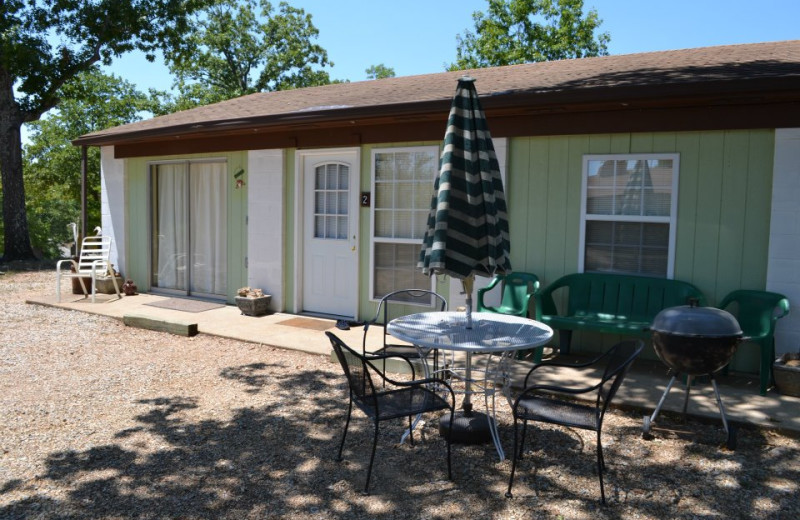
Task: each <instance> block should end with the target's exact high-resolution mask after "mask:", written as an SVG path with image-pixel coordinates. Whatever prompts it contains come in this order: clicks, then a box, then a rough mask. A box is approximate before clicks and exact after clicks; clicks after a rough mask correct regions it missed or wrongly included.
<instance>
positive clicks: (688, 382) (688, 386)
mask: <svg viewBox="0 0 800 520" xmlns="http://www.w3.org/2000/svg"><path fill="white" fill-rule="evenodd" d="M693 380H694V376H686V395H685V396H684V398H683V418H684V420H686V409H687V408H688V407H689V392H690V391H691V390H692V381H693Z"/></svg>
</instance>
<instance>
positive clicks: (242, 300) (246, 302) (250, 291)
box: [235, 287, 272, 316]
mask: <svg viewBox="0 0 800 520" xmlns="http://www.w3.org/2000/svg"><path fill="white" fill-rule="evenodd" d="M235 300H236V306H237V307H239V310H240V311H242V314H244V315H245V316H263V315H264V314H266V313H267V312H268V311H269V303H270V301H272V295H271V294H264V291H262V290H261V289H255V288H251V287H242V288H241V289H239V290H238V291H237V296H236V298H235Z"/></svg>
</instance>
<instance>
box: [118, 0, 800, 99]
mask: <svg viewBox="0 0 800 520" xmlns="http://www.w3.org/2000/svg"><path fill="white" fill-rule="evenodd" d="M289 3H290V4H292V5H294V6H295V7H300V8H303V9H305V11H306V12H307V13H310V14H311V15H312V17H313V18H312V20H313V23H314V25H315V26H316V27H317V29H319V32H320V35H319V38H318V40H317V43H319V44H320V45H321V46H322V47H323V48H325V49H326V50H327V51H328V57H329V58H330V59H331V60H332V61H333V62H334V64H335V66H334V67H333V68H332V69H331V70H330V74H331V77H332V78H335V79H349V80H350V81H360V80H364V79H366V73H365V70H366V68H367V67H369V66H370V65H376V64H379V63H383V64H384V65H386V66H388V67H392V68H393V69H394V70H395V72H396V74H397V75H398V76H408V75H415V74H427V73H432V72H441V71H443V70H444V68H445V65H446V64H449V63H450V62H452V61H453V60H454V59H455V55H456V52H455V50H456V35H457V34H460V33H463V32H464V31H465V30H466V29H472V28H473V27H474V25H473V22H472V13H473V12H474V11H485V10H486V6H487V5H488V3H487V1H486V0H401V1H399V2H395V1H392V2H388V1H385V0H289ZM277 4H278V0H274V1H273V5H277ZM584 7H585V9H586V10H588V9H589V8H595V9H596V10H597V11H598V13H599V15H600V18H601V19H602V20H603V24H602V26H601V30H602V31H608V32H609V33H610V34H611V43H610V45H609V52H610V53H611V54H629V53H634V52H647V51H657V50H668V49H683V48H690V47H705V46H710V45H723V44H735V43H754V42H765V41H777V40H791V39H799V38H800V23H798V20H800V0H760V1H754V0H746V1H745V0H656V1H652V0H585V1H584ZM110 70H111V71H112V72H113V73H115V74H117V75H119V76H122V77H123V78H125V79H127V80H128V81H131V82H133V83H134V84H135V85H136V86H137V87H138V88H139V89H141V90H146V89H147V88H150V87H153V88H159V89H169V88H170V86H171V83H172V80H171V78H170V77H169V73H168V71H167V69H166V67H164V66H163V64H160V63H155V64H151V63H148V62H147V61H146V60H144V58H143V57H142V56H140V55H128V56H125V57H123V58H121V59H119V60H118V61H117V62H116V63H115V64H114V65H112V67H111V68H110Z"/></svg>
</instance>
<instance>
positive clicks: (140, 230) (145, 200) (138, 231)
mask: <svg viewBox="0 0 800 520" xmlns="http://www.w3.org/2000/svg"><path fill="white" fill-rule="evenodd" d="M207 158H214V159H225V160H226V161H227V166H228V178H229V189H228V201H227V202H228V213H227V217H228V223H227V230H226V236H227V240H228V246H227V247H228V272H227V286H228V294H227V299H228V302H230V303H233V301H234V296H236V290H237V289H238V288H239V287H242V286H244V285H247V269H246V268H245V266H244V262H245V257H246V256H247V226H246V224H245V218H246V216H247V152H232V153H215V154H213V155H181V156H164V157H140V158H134V159H128V160H127V161H126V165H125V179H126V184H125V192H126V202H127V206H128V215H127V229H128V236H127V244H126V249H125V250H126V252H127V253H126V254H127V258H126V262H127V265H128V273H126V277H128V278H133V280H134V281H136V284H137V286H138V287H139V288H140V289H141V290H143V291H147V290H150V278H149V265H150V264H149V258H148V255H149V250H150V246H149V237H150V232H149V222H150V218H149V215H148V207H149V203H150V202H149V194H148V191H147V186H148V178H147V177H148V165H149V164H150V163H153V162H158V161H167V160H176V159H180V160H184V159H185V160H190V159H207ZM240 168H243V169H244V170H245V175H244V177H243V179H244V181H245V185H244V186H243V187H242V188H240V189H238V190H237V189H234V180H233V174H234V173H235V172H236V171H238V170H239V169H240Z"/></svg>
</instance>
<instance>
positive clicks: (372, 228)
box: [369, 145, 441, 305]
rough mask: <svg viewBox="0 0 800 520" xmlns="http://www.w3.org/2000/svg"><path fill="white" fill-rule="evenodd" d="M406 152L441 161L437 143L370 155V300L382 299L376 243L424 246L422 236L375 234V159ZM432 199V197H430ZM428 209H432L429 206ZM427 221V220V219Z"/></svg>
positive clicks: (431, 188)
mask: <svg viewBox="0 0 800 520" xmlns="http://www.w3.org/2000/svg"><path fill="white" fill-rule="evenodd" d="M404 152H430V153H432V154H433V156H434V158H435V160H436V161H437V164H438V161H439V156H440V152H441V150H440V148H439V146H437V145H427V146H424V145H423V146H404V147H386V148H374V149H373V150H372V154H371V156H370V175H371V180H370V189H371V193H372V200H371V203H370V233H369V237H370V242H369V301H371V302H378V301H380V299H379V298H375V297H374V294H375V244H376V243H384V244H412V245H419V246H420V248H421V247H422V238H421V237H420V238H383V237H376V236H375V208H376V204H377V196H376V194H377V191H376V189H375V186H376V182H375V181H376V171H375V160H376V156H377V155H378V154H381V153H404ZM437 174H438V171H437V172H436V173H434V178H433V179H431V181H430V195H431V197H433V184H434V181H435V176H436V175H437ZM429 200H430V198H429ZM426 209H430V208H429V207H428V208H426ZM426 222H427V220H426ZM430 278H431V282H430V287H428V288H429V289H430V290H434V277H433V276H431V277H430ZM396 289H407V287H398V288H396ZM409 305H415V304H414V303H409Z"/></svg>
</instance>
